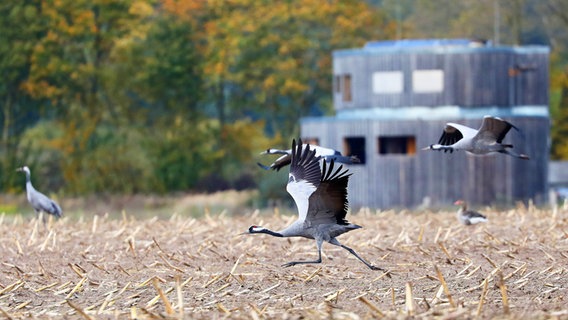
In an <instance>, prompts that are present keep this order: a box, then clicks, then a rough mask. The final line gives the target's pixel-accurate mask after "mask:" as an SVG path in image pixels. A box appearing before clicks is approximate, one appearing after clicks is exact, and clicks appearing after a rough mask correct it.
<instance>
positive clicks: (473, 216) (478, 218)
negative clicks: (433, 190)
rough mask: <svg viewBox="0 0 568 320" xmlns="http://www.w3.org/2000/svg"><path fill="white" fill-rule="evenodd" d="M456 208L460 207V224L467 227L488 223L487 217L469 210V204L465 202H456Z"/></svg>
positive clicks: (458, 214)
mask: <svg viewBox="0 0 568 320" xmlns="http://www.w3.org/2000/svg"><path fill="white" fill-rule="evenodd" d="M454 204H455V205H456V206H460V208H459V210H458V213H457V216H458V220H459V222H461V223H462V224H465V225H466V226H469V225H472V224H478V223H481V222H487V217H486V216H484V215H482V214H481V213H479V212H477V211H472V210H467V203H466V202H465V201H464V200H457V201H456V202H454Z"/></svg>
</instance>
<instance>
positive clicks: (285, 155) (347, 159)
mask: <svg viewBox="0 0 568 320" xmlns="http://www.w3.org/2000/svg"><path fill="white" fill-rule="evenodd" d="M301 146H302V148H306V147H307V146H308V145H307V144H303V145H302V144H301ZM310 148H311V149H312V150H313V151H315V156H316V157H321V158H322V159H324V160H325V161H326V162H330V161H331V160H334V161H335V162H340V163H345V164H353V163H360V162H361V160H359V158H357V156H354V155H352V156H344V155H342V154H341V152H339V151H337V150H335V149H330V148H325V147H320V146H310ZM260 154H280V155H282V156H281V157H279V158H278V159H276V160H275V161H274V162H273V163H272V164H271V165H270V166H265V165H263V164H261V163H257V164H258V165H259V166H260V167H261V168H263V169H265V170H270V169H272V170H276V171H278V170H280V169H281V168H282V167H285V166H287V165H289V164H290V162H291V159H292V150H291V149H288V150H281V149H267V150H266V151H263V152H261V153H260Z"/></svg>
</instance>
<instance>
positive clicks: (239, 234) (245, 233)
mask: <svg viewBox="0 0 568 320" xmlns="http://www.w3.org/2000/svg"><path fill="white" fill-rule="evenodd" d="M247 234H250V232H242V233H238V234H237V236H244V235H247Z"/></svg>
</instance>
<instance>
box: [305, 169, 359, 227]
mask: <svg viewBox="0 0 568 320" xmlns="http://www.w3.org/2000/svg"><path fill="white" fill-rule="evenodd" d="M334 162H335V161H334V160H331V162H330V164H329V167H328V166H327V165H326V163H325V162H323V169H322V179H321V181H320V184H319V186H318V188H317V189H316V191H315V192H314V193H312V195H311V196H310V198H309V207H308V215H307V217H306V222H308V223H309V224H310V225H311V226H314V225H318V224H339V225H347V224H349V223H348V222H347V220H346V219H345V216H346V215H347V209H348V201H347V183H348V182H349V176H350V175H351V174H350V173H349V171H348V170H347V169H345V170H343V166H339V168H337V170H335V171H334Z"/></svg>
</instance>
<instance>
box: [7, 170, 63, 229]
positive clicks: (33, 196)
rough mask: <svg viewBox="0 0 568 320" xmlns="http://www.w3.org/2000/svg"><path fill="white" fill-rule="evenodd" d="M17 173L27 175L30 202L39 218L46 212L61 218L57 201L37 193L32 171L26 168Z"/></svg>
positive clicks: (61, 212) (27, 190)
mask: <svg viewBox="0 0 568 320" xmlns="http://www.w3.org/2000/svg"><path fill="white" fill-rule="evenodd" d="M16 171H21V172H25V174H26V193H27V196H28V202H29V203H30V204H31V205H32V207H33V208H34V210H35V212H36V213H37V214H38V217H39V213H40V212H45V213H48V214H52V215H54V216H56V217H58V218H60V217H61V215H62V214H63V211H61V207H60V206H59V205H58V204H57V203H56V202H55V201H53V200H51V199H49V198H48V197H47V196H46V195H44V194H43V193H41V192H39V191H37V190H36V189H35V188H34V186H33V185H32V181H31V173H30V169H29V168H28V167H26V166H24V167H21V168H18V169H16ZM44 222H45V220H44Z"/></svg>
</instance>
